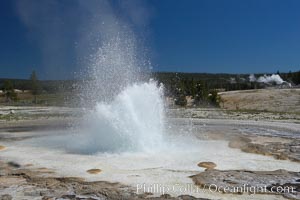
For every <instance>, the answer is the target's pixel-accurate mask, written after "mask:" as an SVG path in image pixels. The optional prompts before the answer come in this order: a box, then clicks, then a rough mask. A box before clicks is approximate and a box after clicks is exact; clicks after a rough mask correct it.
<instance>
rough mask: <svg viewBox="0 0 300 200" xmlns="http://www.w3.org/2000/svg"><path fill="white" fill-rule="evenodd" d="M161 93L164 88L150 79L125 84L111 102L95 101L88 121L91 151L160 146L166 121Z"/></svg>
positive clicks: (157, 147) (131, 149) (118, 150)
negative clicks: (93, 142) (95, 103)
mask: <svg viewBox="0 0 300 200" xmlns="http://www.w3.org/2000/svg"><path fill="white" fill-rule="evenodd" d="M162 96H163V87H162V86H160V87H158V86H157V84H156V82H155V81H152V80H151V81H149V82H144V83H134V84H132V85H130V86H128V87H126V88H125V89H124V90H123V91H121V92H120V93H119V94H118V95H117V96H116V97H115V99H114V100H113V101H112V102H111V103H106V102H99V103H97V105H96V107H95V109H94V110H93V111H92V112H91V116H90V119H91V121H90V122H89V127H90V129H89V131H90V134H89V137H90V138H91V139H92V140H94V141H96V142H95V144H94V145H96V146H95V147H94V148H96V149H94V151H101V152H103V151H104V152H127V151H143V152H145V151H146V152H152V151H153V150H154V149H160V147H161V146H162V145H163V132H164V122H165V120H164V103H163V98H162ZM87 145H88V144H87Z"/></svg>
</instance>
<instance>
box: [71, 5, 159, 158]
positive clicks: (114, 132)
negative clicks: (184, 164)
mask: <svg viewBox="0 0 300 200" xmlns="http://www.w3.org/2000/svg"><path fill="white" fill-rule="evenodd" d="M108 10H110V9H108ZM106 15H107V16H105V17H102V18H101V19H106V21H103V22H102V23H100V24H99V28H97V30H99V31H100V32H99V33H98V34H99V41H100V42H99V41H97V42H96V43H97V44H99V47H98V48H96V51H95V53H94V54H92V55H91V56H90V61H91V63H90V65H89V67H88V70H87V71H88V77H89V81H87V84H86V85H85V87H84V89H83V93H82V97H83V100H84V102H91V103H92V105H93V106H92V109H91V110H90V111H89V112H88V114H87V115H86V118H87V120H86V123H85V127H83V128H84V129H85V131H84V132H85V134H84V137H81V141H80V145H77V148H76V150H77V152H84V153H95V152H127V151H148V152H149V151H152V149H157V148H159V146H161V145H162V141H163V132H164V102H163V87H162V86H158V85H157V83H156V82H155V81H153V80H150V81H145V80H146V78H145V76H144V74H145V73H144V72H145V70H146V72H147V70H148V69H149V68H150V62H149V60H148V59H147V58H145V54H144V53H143V52H145V49H144V48H143V46H141V42H139V40H138V39H137V38H136V37H135V33H134V31H133V29H132V26H131V25H130V24H128V23H126V21H125V20H124V19H123V18H122V19H120V18H119V17H117V16H116V15H114V13H113V12H110V13H106ZM142 74H143V75H142ZM148 80H149V78H148Z"/></svg>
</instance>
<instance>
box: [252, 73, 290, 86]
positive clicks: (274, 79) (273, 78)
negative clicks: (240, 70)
mask: <svg viewBox="0 0 300 200" xmlns="http://www.w3.org/2000/svg"><path fill="white" fill-rule="evenodd" d="M249 81H250V82H258V83H266V84H276V85H282V84H283V83H287V84H288V85H289V86H291V85H290V83H288V82H286V81H284V80H283V79H282V78H281V77H280V76H279V75H278V74H272V75H270V76H268V75H266V74H265V75H263V76H260V77H259V78H256V77H255V75H254V74H250V75H249Z"/></svg>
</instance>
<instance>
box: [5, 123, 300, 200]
mask: <svg viewBox="0 0 300 200" xmlns="http://www.w3.org/2000/svg"><path fill="white" fill-rule="evenodd" d="M179 122H181V123H179ZM245 122H246V121H244V122H243V123H245ZM243 123H241V124H232V125H230V126H224V125H222V124H220V122H218V121H217V122H216V121H213V120H212V124H213V126H209V123H208V122H205V126H203V124H202V125H194V126H193V127H194V128H193V129H192V130H191V131H192V132H193V134H195V135H196V136H197V137H199V139H195V138H192V139H191V138H190V137H191V136H188V135H186V136H183V137H180V138H178V139H177V140H175V141H174V140H173V141H172V142H173V143H172V144H173V145H168V146H167V147H166V148H165V149H159V150H157V151H153V152H142V153H139V152H131V153H96V154H93V155H87V154H75V153H68V152H67V151H65V150H64V148H63V146H61V148H57V147H56V148H54V147H53V146H52V145H45V143H43V141H47V140H48V141H55V140H53V138H55V137H57V135H60V136H62V135H69V134H70V132H71V131H65V130H62V131H47V132H27V133H22V132H19V133H9V135H10V137H12V138H13V137H20V136H21V135H22V136H28V137H29V136H30V137H32V138H30V139H25V140H20V141H15V140H14V139H11V141H7V142H2V143H1V145H4V146H6V147H7V148H6V149H5V150H3V151H1V158H3V159H5V160H7V161H14V162H17V163H19V164H21V165H22V166H25V165H26V164H32V166H31V167H28V168H31V169H34V168H40V167H46V168H48V169H52V170H54V172H55V175H59V176H72V177H73V176H76V177H83V178H85V179H86V180H87V181H96V180H97V181H98V180H101V181H109V182H120V183H122V184H124V185H129V186H131V187H132V188H134V189H135V188H136V186H137V184H146V185H151V184H161V185H164V186H169V187H172V186H173V185H178V187H179V186H182V187H186V186H187V185H188V184H192V185H193V182H192V179H191V178H189V176H191V175H195V174H197V173H199V172H201V171H203V169H202V168H199V167H198V166H197V164H198V163H199V162H202V161H211V162H215V163H216V164H217V169H220V170H227V169H246V170H264V171H271V170H277V169H285V170H289V171H295V170H296V169H299V168H300V165H299V163H297V162H291V161H289V160H276V159H274V158H273V157H271V156H263V155H257V154H251V153H244V152H242V151H241V150H240V149H233V148H229V147H228V141H225V140H215V139H214V140H212V138H211V137H210V135H214V134H215V133H216V132H218V133H219V132H221V133H223V132H227V133H232V132H233V131H234V130H235V131H236V132H239V131H241V132H243V131H244V130H245V126H244V125H243ZM175 124H176V127H177V128H176V129H175V130H177V132H173V134H174V135H178V134H179V133H178V132H179V131H180V129H179V128H178V126H179V127H181V129H182V130H183V131H182V132H185V130H187V129H189V128H190V127H189V124H187V123H186V120H180V119H178V120H176V123H175ZM218 124H219V125H218ZM271 124H272V123H268V126H266V127H267V128H268V129H270V130H273V132H274V130H276V129H275V128H274V127H273V128H272V127H270V125H271ZM274 126H277V125H275V123H274ZM296 128H297V127H296ZM189 130H190V129H189ZM199 130H202V132H199ZM247 130H248V132H249V131H250V130H253V129H247ZM259 130H263V131H264V132H262V133H259ZM266 130H267V129H257V130H255V131H254V132H253V134H254V135H255V134H256V135H257V134H258V135H259V134H261V135H264V134H266V133H265V132H267V131H266ZM279 132H280V131H279ZM5 134H7V133H2V136H3V135H5ZM170 134H172V132H171V133H170ZM285 135H286V134H285ZM291 135H293V134H292V133H291ZM204 136H205V137H204ZM95 168H96V169H101V170H102V171H101V173H99V174H96V175H91V174H89V173H87V172H86V171H87V170H89V169H95ZM50 175H51V174H50ZM140 192H142V191H140ZM168 193H169V194H171V195H174V196H178V195H180V194H190V195H193V196H196V197H206V198H211V199H216V198H222V199H224V198H229V199H233V198H242V199H258V198H262V199H263V198H266V197H271V198H272V199H273V198H274V196H269V195H267V196H266V195H262V196H260V195H250V196H249V195H242V196H240V195H232V194H227V195H224V194H219V193H209V192H207V193H204V192H201V193H192V192H190V191H184V190H180V189H178V190H175V191H169V192H168ZM156 195H160V193H159V192H158V193H157V194H156ZM276 198H282V197H281V196H276Z"/></svg>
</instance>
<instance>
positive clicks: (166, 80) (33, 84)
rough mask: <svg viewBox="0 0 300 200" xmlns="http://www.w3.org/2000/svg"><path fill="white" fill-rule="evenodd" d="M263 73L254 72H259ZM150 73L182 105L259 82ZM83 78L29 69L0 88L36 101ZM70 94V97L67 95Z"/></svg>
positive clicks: (213, 100) (75, 86)
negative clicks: (44, 76) (46, 75)
mask: <svg viewBox="0 0 300 200" xmlns="http://www.w3.org/2000/svg"><path fill="white" fill-rule="evenodd" d="M277 73H278V74H279V75H280V76H281V77H282V78H283V80H285V81H288V82H290V83H293V84H294V85H299V84H300V71H298V72H289V73H280V72H277ZM262 75H263V74H256V76H257V77H258V76H262ZM152 76H153V77H154V78H155V79H156V80H157V81H158V82H160V83H163V84H164V87H165V94H166V95H167V96H169V97H173V98H174V99H175V103H176V104H177V105H181V106H184V105H186V103H187V100H186V96H190V97H192V99H194V103H195V105H218V104H219V103H220V101H221V99H220V98H219V97H218V92H220V91H231V90H247V89H259V88H262V87H263V85H262V84H260V83H256V82H250V81H249V74H209V73H175V72H156V73H153V74H152ZM83 82H84V81H83V80H39V79H38V75H37V74H36V72H35V71H33V72H32V73H31V74H30V76H29V78H28V79H27V80H24V79H0V90H2V91H3V95H4V96H5V98H6V101H8V102H10V101H16V100H18V95H17V93H16V92H15V90H14V89H18V90H22V91H25V90H28V91H30V92H31V93H32V95H33V102H35V103H37V101H38V99H37V98H38V96H39V95H40V94H53V95H55V94H58V93H59V94H63V95H64V96H65V97H66V98H69V96H75V98H76V93H79V92H80V91H78V90H80V88H82V85H83V84H84V83H83ZM70 98H71V97H70Z"/></svg>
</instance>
